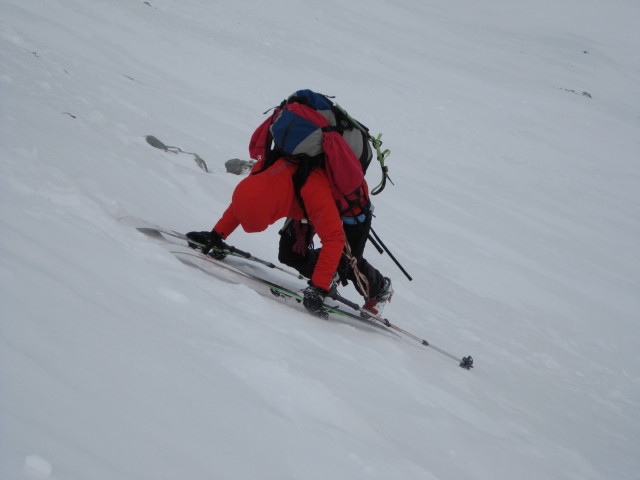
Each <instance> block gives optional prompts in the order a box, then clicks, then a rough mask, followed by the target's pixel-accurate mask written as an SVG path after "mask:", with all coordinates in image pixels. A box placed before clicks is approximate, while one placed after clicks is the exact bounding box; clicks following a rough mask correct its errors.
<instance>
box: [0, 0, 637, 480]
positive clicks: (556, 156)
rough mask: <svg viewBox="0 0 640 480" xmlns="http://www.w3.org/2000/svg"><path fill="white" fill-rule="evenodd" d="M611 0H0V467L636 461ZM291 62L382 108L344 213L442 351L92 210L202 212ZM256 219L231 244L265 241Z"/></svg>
mask: <svg viewBox="0 0 640 480" xmlns="http://www.w3.org/2000/svg"><path fill="white" fill-rule="evenodd" d="M638 20H640V5H639V4H638V3H637V2H635V1H632V0H612V1H610V2H600V1H596V0H583V1H578V0H565V1H563V2H551V1H547V0H542V1H536V2H533V1H524V2H517V3H516V2H507V1H504V0H488V1H486V2H480V3H478V2H473V1H470V0H460V1H458V2H449V3H443V2H435V1H432V0H424V1H417V0H396V1H389V0H370V1H367V2H365V1H359V0H354V1H350V2H338V1H336V0H330V1H327V2H293V1H285V0H273V1H269V2H261V1H258V0H251V1H244V2H237V1H229V0H218V1H215V2H213V1H210V2H207V1H202V0H182V1H176V0H150V1H149V2H141V1H127V0H110V1H105V0H103V1H100V0H82V1H81V0H58V1H56V2H44V1H38V0H2V1H1V2H0V52H2V53H0V84H1V86H0V101H1V103H0V108H1V110H0V115H1V123H0V129H1V130H0V166H1V175H0V233H1V235H0V252H1V253H0V295H1V297H0V299H1V303H0V305H1V306H0V382H1V383H0V478H2V479H31V478H54V479H59V480H73V479H94V480H102V479H154V480H155V479H175V478H185V479H186V478H224V479H231V478H233V479H254V478H261V479H299V478H305V479H326V478H333V479H361V478H362V479H364V478H367V479H369V478H371V479H375V478H379V479H391V478H393V479H396V478H397V479H400V478H402V479H469V478H473V479H512V478H518V479H536V480H538V479H541V478H545V479H614V478H615V479H632V478H637V476H638V471H639V469H640V460H639V459H638V456H637V453H636V449H637V443H638V441H639V440H640V417H639V416H638V413H637V412H638V407H639V403H640V386H639V385H640V378H639V374H638V367H640V354H639V353H638V351H639V349H638V348H637V347H638V345H639V341H640V338H639V336H640V335H639V334H640V326H638V319H639V318H640V295H639V293H640V288H639V287H640V242H639V241H638V239H639V238H640V205H639V204H640V193H639V192H640V188H639V186H640V162H639V161H638V159H639V158H640V155H639V154H640V134H639V133H640V132H639V127H640V114H639V113H638V112H639V107H640V102H639V100H640V57H638V55H637V52H638V47H639V46H640V33H639V30H638V29H637V25H638ZM300 88H312V89H315V90H318V91H321V92H324V93H328V94H333V95H336V96H337V101H338V102H339V103H341V104H342V105H343V106H345V107H346V108H347V109H348V110H349V111H350V112H351V113H352V114H353V115H354V116H356V117H358V118H360V119H362V121H363V122H364V123H366V124H367V125H368V126H369V127H371V129H372V130H373V131H374V132H376V133H377V132H379V131H382V132H384V137H383V140H384V141H385V146H386V147H389V148H391V149H392V152H393V153H392V156H391V157H390V160H389V166H390V169H391V176H392V179H393V180H394V182H395V187H393V186H389V187H388V188H387V190H385V192H384V193H383V194H382V195H381V196H380V197H379V198H376V199H375V203H376V213H377V219H376V221H375V225H374V228H375V229H376V231H377V232H378V234H379V235H380V236H381V237H382V238H383V240H384V241H385V242H386V244H387V245H388V246H389V247H390V248H391V250H392V251H393V252H394V253H395V254H396V256H397V257H398V259H399V260H400V262H401V263H402V264H403V265H404V266H405V267H406V268H407V269H408V270H409V272H410V273H411V274H412V275H413V277H414V281H413V282H408V281H407V280H406V279H405V278H404V277H403V276H402V274H401V273H400V272H399V271H398V270H397V269H396V267H395V266H394V265H393V264H392V262H391V261H390V260H389V258H388V257H387V256H379V255H378V254H377V253H376V252H375V250H373V249H371V248H370V249H369V250H368V257H369V259H370V260H371V261H372V262H373V263H374V264H375V265H377V266H378V267H379V268H380V269H381V270H383V272H385V273H386V274H389V275H391V276H392V277H393V280H394V285H395V290H396V295H395V296H394V301H393V302H392V304H391V306H390V307H389V309H388V311H387V313H388V315H389V317H390V318H391V319H392V321H394V322H395V323H396V324H398V325H400V326H401V327H403V328H405V329H407V330H408V331H410V332H413V333H415V334H416V335H419V336H421V337H424V338H426V339H428V340H429V341H430V342H433V343H434V344H435V345H437V346H440V347H442V348H445V349H447V350H449V351H452V352H454V353H456V354H457V355H460V356H462V355H468V354H471V355H473V356H474V358H475V361H476V368H475V369H474V370H472V371H471V372H468V371H465V370H462V369H460V368H458V367H457V366H456V364H455V362H453V361H451V360H450V359H448V358H446V357H444V356H441V355H438V354H437V353H436V352H434V351H433V350H430V349H428V348H424V347H422V346H420V345H416V344H415V343H412V342H410V341H408V340H401V339H393V338H389V337H388V336H385V335H382V334H379V333H375V332H371V331H368V330H363V329H359V328H354V327H353V326H349V325H344V324H341V323H339V322H324V321H321V320H318V319H315V318H312V317H310V316H306V315H303V314H300V313H299V312H296V311H294V310H291V309H289V308H288V307H286V306H284V305H280V304H278V303H277V302H273V301H271V300H270V299H268V298H264V297H262V296H260V295H258V294H257V293H256V292H254V291H253V290H251V289H248V288H246V287H244V286H242V285H237V284H231V283H225V282H222V281H219V280H216V279H214V278H212V277H209V276H207V275H205V274H203V273H202V272H200V271H198V270H196V269H192V268H189V267H186V266H185V265H182V264H181V263H179V262H178V261H176V260H175V259H174V258H173V257H172V256H171V255H170V254H168V253H167V252H166V250H164V249H163V248H162V246H161V245H160V244H158V243H157V242H154V241H152V240H150V239H148V238H146V237H145V236H143V235H142V234H140V233H138V232H136V231H135V230H133V229H131V228H128V227H125V226H122V225H120V224H118V222H117V218H119V217H121V216H123V215H137V216H140V217H143V218H146V219H148V220H150V221H153V222H155V223H160V224H162V225H165V226H167V227H170V228H173V229H176V230H181V231H189V230H193V229H198V230H200V229H208V228H210V227H211V226H212V225H213V223H214V222H215V221H216V220H217V218H218V216H219V215H220V214H221V212H222V211H223V209H224V208H225V206H226V204H227V202H228V200H229V197H230V194H231V192H232V190H233V187H234V186H235V184H236V183H237V182H238V180H239V178H238V177H237V176H234V175H230V174H227V173H225V170H224V161H226V160H227V159H229V158H233V157H240V158H246V155H247V154H246V148H247V144H248V139H249V136H250V135H251V133H252V132H253V129H254V128H255V127H256V126H257V125H258V124H259V123H260V122H261V121H262V120H263V118H264V116H263V115H262V112H264V111H265V110H267V109H268V108H270V107H272V106H273V105H275V104H277V103H279V102H280V100H282V99H283V98H284V97H286V96H287V95H289V94H290V93H292V92H293V91H295V90H297V89H300ZM583 92H586V93H588V95H587V94H586V93H584V94H583ZM150 134H151V135H155V136H157V137H158V138H159V139H160V140H162V141H163V142H165V143H166V144H168V145H177V146H179V147H181V148H183V149H185V150H187V151H190V152H197V153H198V154H199V155H200V156H201V157H202V158H204V159H205V160H206V161H207V163H208V165H209V169H210V170H211V173H209V174H207V173H205V172H203V171H202V170H200V169H199V168H198V167H197V166H196V165H195V163H194V162H193V158H192V157H191V156H189V155H174V154H172V153H167V152H162V151H160V150H156V149H153V148H152V147H150V146H149V145H148V144H147V143H146V142H145V141H144V137H145V136H146V135H150ZM377 178H378V177H377V176H376V172H375V171H372V174H371V178H370V183H372V184H375V182H376V181H377ZM277 228H278V226H277V225H276V226H274V227H272V228H270V229H269V230H267V231H266V232H263V233H261V234H254V235H247V234H244V232H241V231H239V232H237V233H235V234H234V235H233V236H232V238H231V240H233V242H234V243H235V244H236V245H237V246H238V247H240V248H244V249H247V250H250V251H251V252H252V253H254V254H255V255H259V256H262V257H265V258H269V259H274V258H275V255H276V254H275V251H276V246H277V233H276V232H277ZM351 288H352V287H349V288H348V289H347V290H346V291H345V295H347V296H350V297H352V298H354V297H355V294H354V291H353V290H352V289H351Z"/></svg>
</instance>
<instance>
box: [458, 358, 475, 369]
mask: <svg viewBox="0 0 640 480" xmlns="http://www.w3.org/2000/svg"><path fill="white" fill-rule="evenodd" d="M460 367H462V368H466V369H467V370H471V369H472V368H473V357H472V356H471V355H469V356H468V357H464V358H463V359H462V360H461V361H460Z"/></svg>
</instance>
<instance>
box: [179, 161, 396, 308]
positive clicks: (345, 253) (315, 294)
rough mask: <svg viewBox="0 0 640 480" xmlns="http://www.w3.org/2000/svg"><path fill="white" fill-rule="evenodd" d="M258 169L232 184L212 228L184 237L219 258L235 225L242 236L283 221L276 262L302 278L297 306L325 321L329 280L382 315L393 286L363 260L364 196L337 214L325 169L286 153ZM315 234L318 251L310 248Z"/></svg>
mask: <svg viewBox="0 0 640 480" xmlns="http://www.w3.org/2000/svg"><path fill="white" fill-rule="evenodd" d="M260 167H261V165H256V167H254V170H253V172H252V174H250V175H249V176H248V177H247V178H245V179H243V180H242V181H241V182H240V183H239V184H238V185H237V186H236V188H235V190H234V192H233V195H232V200H231V204H230V205H229V207H228V208H227V209H226V211H225V212H224V214H223V215H222V217H221V218H220V219H219V220H218V222H217V223H216V224H215V226H214V227H213V230H212V231H210V232H209V231H204V232H189V233H188V234H187V236H188V237H189V238H190V239H192V240H193V241H194V242H198V243H200V244H203V245H205V247H204V248H203V249H202V250H203V252H204V253H209V254H210V255H212V256H213V257H214V258H218V259H222V258H224V256H225V254H224V253H223V250H224V249H225V243H224V240H225V239H227V238H228V236H229V235H231V233H233V231H234V230H235V229H236V228H237V227H238V226H242V228H243V229H244V230H245V231H246V232H248V233H252V232H261V231H263V230H265V229H266V228H267V227H268V226H269V225H272V224H273V223H275V222H276V221H278V220H280V219H282V218H286V219H287V220H286V222H285V225H284V227H283V228H282V229H281V230H280V235H281V237H280V244H279V252H278V259H279V260H280V261H281V262H282V263H284V264H286V265H288V266H290V267H292V268H295V269H296V270H297V271H298V272H300V274H301V275H303V276H304V277H306V278H308V279H309V282H308V286H307V287H306V288H305V289H304V291H303V296H304V300H303V304H304V306H305V308H306V309H307V310H308V311H309V312H310V313H312V314H314V315H317V316H322V317H324V316H326V314H325V312H323V309H322V306H323V304H324V299H325V297H326V296H327V295H328V294H329V292H330V290H331V288H332V287H333V283H334V281H335V280H340V281H341V282H342V283H343V284H346V283H347V281H348V280H350V281H352V282H353V283H354V285H355V287H356V289H357V290H358V292H359V293H360V294H361V295H362V296H363V297H364V299H365V303H364V305H363V308H364V309H367V310H369V311H371V312H373V313H379V312H381V310H382V308H383V307H384V305H385V304H386V302H387V301H389V300H390V299H391V296H392V295H393V288H392V286H391V280H390V279H389V278H388V277H384V276H383V275H382V274H381V273H380V272H379V271H378V270H377V269H375V268H374V267H373V266H372V265H371V264H370V263H369V262H367V260H366V259H365V258H364V257H363V252H364V248H365V244H366V241H367V238H368V235H369V230H370V228H371V218H372V212H371V207H370V202H369V199H368V194H367V195H366V202H364V204H363V205H361V206H360V207H359V208H356V209H355V210H354V211H352V212H351V213H352V215H350V216H343V217H341V216H340V214H339V211H338V207H337V206H336V203H335V201H334V198H333V194H332V190H331V186H330V183H329V180H328V178H327V173H326V171H325V169H324V168H321V167H320V166H316V167H314V166H312V165H311V164H301V163H300V162H296V161H294V160H292V159H290V158H287V157H286V156H283V157H281V158H279V159H278V160H276V161H275V162H274V163H273V164H272V165H271V166H269V167H268V168H266V169H261V168H260ZM300 177H303V178H304V180H303V182H304V183H303V185H302V186H301V187H300V188H299V189H296V188H295V186H294V183H295V182H299V181H300V180H299V178H300ZM367 193H368V192H367ZM315 234H317V235H318V237H319V239H320V243H321V245H322V248H318V249H314V248H313V242H312V239H313V236H314V235H315Z"/></svg>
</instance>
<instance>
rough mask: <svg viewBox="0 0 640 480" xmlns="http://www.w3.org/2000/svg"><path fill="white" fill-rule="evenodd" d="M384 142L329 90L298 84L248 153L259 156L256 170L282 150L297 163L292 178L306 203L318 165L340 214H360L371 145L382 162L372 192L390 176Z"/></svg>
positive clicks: (365, 202) (261, 129) (253, 139)
mask: <svg viewBox="0 0 640 480" xmlns="http://www.w3.org/2000/svg"><path fill="white" fill-rule="evenodd" d="M381 145H382V142H381V141H380V135H378V137H377V138H374V137H372V136H371V135H370V134H369V129H368V128H367V127H365V126H364V125H363V124H361V123H360V122H358V121H357V120H355V119H353V118H352V117H350V116H349V114H348V113H347V112H346V111H345V110H343V109H342V108H341V107H340V106H339V105H337V104H334V103H333V102H332V101H331V100H330V99H329V97H327V96H326V95H322V94H319V93H316V92H313V91H312V90H298V91H297V92H295V93H294V94H293V95H291V96H290V97H289V98H287V99H285V100H283V102H282V103H281V104H280V106H279V107H277V108H275V109H274V112H273V114H272V115H271V117H270V118H268V119H267V120H265V121H264V122H263V123H262V124H261V125H260V126H259V127H258V128H257V129H256V131H255V132H254V134H253V136H252V137H251V142H250V144H249V154H250V156H251V158H253V159H254V160H256V161H257V164H256V166H255V167H254V169H253V174H257V173H260V172H262V171H264V170H266V169H267V168H269V167H270V166H271V165H272V164H273V163H274V162H275V161H276V160H277V159H278V158H280V157H283V156H284V157H285V158H287V159H288V160H290V161H294V162H296V163H298V164H299V167H298V171H297V172H296V174H295V175H294V178H293V181H294V187H295V191H296V196H297V197H298V200H299V201H300V203H301V205H302V207H303V208H304V204H303V203H302V201H301V198H300V189H301V188H302V186H303V185H304V182H305V181H306V178H307V176H308V174H309V172H310V171H311V170H312V169H313V168H317V167H322V168H324V169H325V170H326V172H327V177H328V178H329V183H330V184H331V190H332V192H333V196H334V200H335V201H336V204H337V206H338V210H339V211H340V215H342V216H356V215H358V214H359V213H360V212H361V211H363V210H366V209H367V208H368V206H369V198H368V187H367V185H366V182H365V180H364V175H365V173H366V171H367V169H368V167H369V164H370V163H371V160H372V158H373V153H372V148H371V147H372V146H373V147H374V148H375V149H376V153H377V158H378V160H379V162H380V165H381V168H382V181H381V182H380V184H379V185H378V186H377V187H376V188H375V189H374V190H373V191H372V192H371V194H372V195H377V194H378V193H380V192H381V191H382V190H383V189H384V187H385V185H386V180H387V179H388V178H389V176H388V172H387V168H386V167H385V166H384V160H385V158H386V157H387V156H388V155H389V153H390V152H389V150H384V151H381V150H380V146H381Z"/></svg>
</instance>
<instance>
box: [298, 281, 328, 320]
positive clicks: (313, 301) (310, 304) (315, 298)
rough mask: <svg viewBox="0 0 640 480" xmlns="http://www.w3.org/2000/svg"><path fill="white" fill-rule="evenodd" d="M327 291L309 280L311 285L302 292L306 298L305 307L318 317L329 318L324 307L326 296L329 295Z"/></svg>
mask: <svg viewBox="0 0 640 480" xmlns="http://www.w3.org/2000/svg"><path fill="white" fill-rule="evenodd" d="M327 293H328V292H327V291H326V290H324V289H322V288H320V287H317V286H315V285H314V284H313V283H311V281H309V286H308V287H307V288H305V289H304V291H303V292H302V295H304V299H303V300H302V304H303V305H304V308H306V309H307V310H308V311H309V313H311V314H312V315H315V316H316V317H321V318H327V317H328V316H329V314H328V313H327V312H326V311H324V310H323V309H322V307H323V305H324V297H326V296H327Z"/></svg>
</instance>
